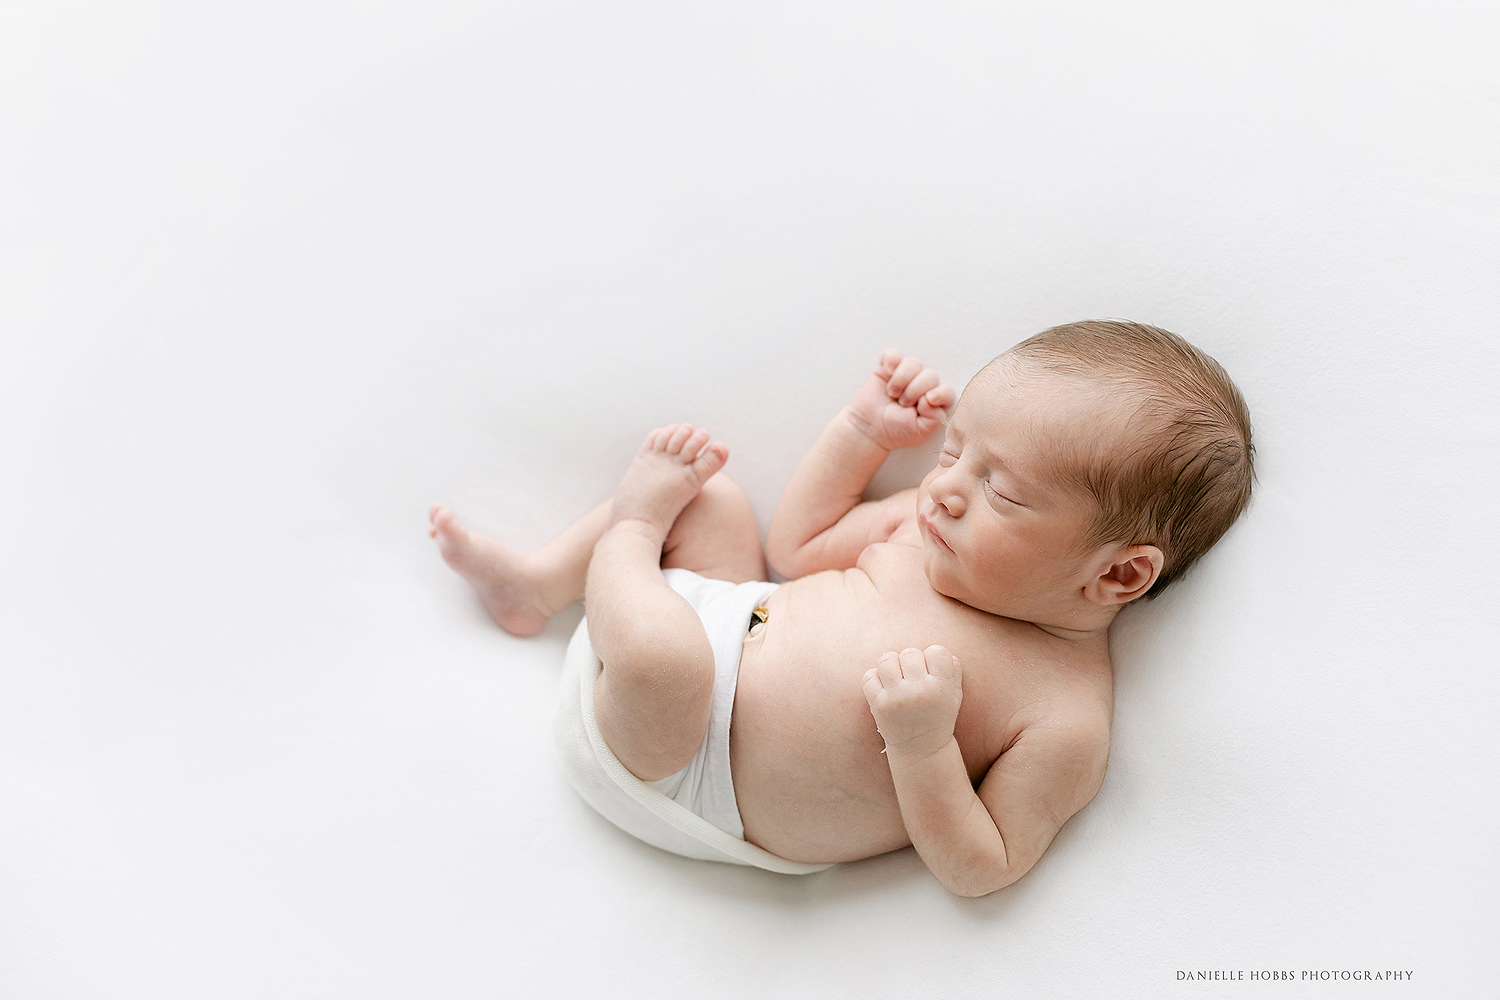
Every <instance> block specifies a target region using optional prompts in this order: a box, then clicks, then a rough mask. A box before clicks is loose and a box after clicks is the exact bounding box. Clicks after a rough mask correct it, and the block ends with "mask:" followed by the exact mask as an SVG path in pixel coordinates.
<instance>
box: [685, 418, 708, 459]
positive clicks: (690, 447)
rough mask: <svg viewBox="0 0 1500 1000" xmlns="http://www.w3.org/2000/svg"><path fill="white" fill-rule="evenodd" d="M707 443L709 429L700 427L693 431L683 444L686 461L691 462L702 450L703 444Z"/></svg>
mask: <svg viewBox="0 0 1500 1000" xmlns="http://www.w3.org/2000/svg"><path fill="white" fill-rule="evenodd" d="M706 444H708V431H707V430H705V429H704V428H702V427H700V428H698V429H697V430H695V431H693V433H692V434H691V435H690V436H689V437H688V439H687V441H686V442H684V444H683V446H682V460H683V461H684V462H691V461H692V460H693V459H695V458H697V457H698V452H700V451H702V450H703V446H704V445H706Z"/></svg>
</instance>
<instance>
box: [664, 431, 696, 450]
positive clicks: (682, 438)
mask: <svg viewBox="0 0 1500 1000" xmlns="http://www.w3.org/2000/svg"><path fill="white" fill-rule="evenodd" d="M692 436H693V425H692V424H674V425H673V429H672V434H671V436H670V437H668V438H667V443H666V447H665V449H664V450H665V451H666V453H667V454H668V455H676V454H679V453H681V451H682V446H683V445H684V444H686V443H687V439H688V438H690V437H692Z"/></svg>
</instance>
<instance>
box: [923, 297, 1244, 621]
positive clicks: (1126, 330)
mask: <svg viewBox="0 0 1500 1000" xmlns="http://www.w3.org/2000/svg"><path fill="white" fill-rule="evenodd" d="M1253 455H1254V449H1253V448H1252V446H1251V442H1250V414H1249V411H1248V409H1247V408H1246V406H1245V401H1244V399H1243V397H1241V396H1240V393H1239V390H1238V389H1236V388H1235V386H1234V383H1233V382H1231V381H1230V379H1229V376H1228V375H1227V374H1225V372H1224V369H1223V368H1221V367H1220V366H1219V364H1218V363H1217V362H1215V361H1214V360H1213V359H1212V358H1210V357H1209V356H1208V355H1206V354H1204V353H1203V352H1202V351H1200V350H1198V349H1197V348H1195V347H1193V346H1192V345H1191V344H1189V343H1187V342H1186V341H1185V340H1183V339H1182V338H1181V337H1178V336H1176V335H1175V334H1171V333H1168V332H1167V331H1165V330H1160V329H1157V328H1156V327H1151V326H1142V325H1140V324H1138V323H1125V322H1102V321H1088V322H1083V323H1070V324H1068V325H1066V326H1059V327H1053V328H1052V329H1050V330H1047V331H1044V332H1043V333H1039V334H1037V335H1036V336H1035V337H1032V338H1031V339H1030V340H1026V341H1023V342H1022V343H1020V344H1018V345H1016V346H1015V347H1013V348H1011V349H1010V350H1008V351H1006V352H1005V353H1004V354H1002V355H1000V356H999V357H998V358H996V359H995V360H994V361H992V362H990V363H989V364H988V365H986V366H985V367H984V369H982V370H981V371H980V372H979V374H977V375H975V376H974V378H973V379H971V380H970V382H969V384H968V386H967V387H966V388H965V389H964V393H963V396H962V398H961V399H960V400H959V402H958V404H957V406H955V407H954V410H953V413H952V415H951V417H950V419H949V421H948V427H947V433H946V438H945V441H944V444H943V454H942V455H941V456H940V457H939V459H938V466H937V468H935V469H933V470H932V472H931V473H929V474H928V475H927V478H926V479H924V480H923V482H922V486H921V489H920V499H919V513H920V515H921V516H920V523H921V529H922V534H923V538H924V543H925V546H926V570H927V577H928V579H929V581H930V582H931V583H932V585H933V587H934V588H935V589H936V590H937V591H938V592H939V593H942V594H945V595H946V596H948V597H952V598H955V599H957V600H960V601H963V602H964V603H965V604H968V605H971V606H973V607H976V608H980V609H981V610H984V611H989V612H992V613H994V614H999V615H1004V616H1006V617H1010V618H1019V619H1021V620H1023V621H1031V622H1036V623H1037V624H1039V625H1052V626H1057V627H1059V628H1072V629H1093V628H1097V627H1099V626H1100V625H1103V624H1108V622H1109V620H1110V619H1111V618H1113V616H1114V614H1115V612H1117V611H1118V610H1119V609H1120V607H1122V606H1123V605H1125V604H1127V603H1129V602H1130V601H1133V600H1135V599H1136V598H1138V597H1143V596H1147V597H1154V596H1155V595H1156V594H1159V593H1160V592H1161V591H1162V590H1163V589H1164V588H1165V587H1166V586H1167V585H1168V584H1170V583H1171V582H1172V581H1173V580H1175V579H1177V578H1178V577H1179V576H1181V575H1182V573H1183V572H1184V571H1186V570H1187V568H1188V567H1189V566H1191V565H1192V564H1193V563H1194V562H1196V561H1197V560H1198V558H1199V557H1200V556H1201V555H1203V553H1205V552H1207V551H1208V549H1209V547H1210V546H1212V545H1213V544H1214V542H1216V541H1218V539H1219V537H1220V536H1221V535H1223V534H1224V532H1225V531H1227V530H1228V528H1229V526H1230V525H1231V524H1233V523H1234V521H1235V519H1236V518H1237V517H1239V515H1240V512H1241V511H1243V510H1244V509H1245V505H1246V504H1247V503H1248V502H1249V500H1250V484H1251V479H1252V468H1251V462H1252V459H1253Z"/></svg>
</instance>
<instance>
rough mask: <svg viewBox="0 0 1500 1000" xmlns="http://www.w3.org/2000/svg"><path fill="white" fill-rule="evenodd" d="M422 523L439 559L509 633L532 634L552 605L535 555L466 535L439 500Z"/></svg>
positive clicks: (491, 540)
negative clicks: (462, 581) (463, 580)
mask: <svg viewBox="0 0 1500 1000" xmlns="http://www.w3.org/2000/svg"><path fill="white" fill-rule="evenodd" d="M427 519H428V520H429V521H431V522H432V526H431V527H430V528H428V529H427V534H429V535H431V536H432V537H433V538H434V539H436V540H437V543H438V551H439V552H441V553H442V554H443V561H444V562H446V563H447V564H448V565H449V566H451V567H453V569H454V570H456V571H457V572H458V574H459V576H462V577H463V578H464V579H465V580H468V581H469V584H470V585H471V586H472V587H473V588H474V590H475V591H476V592H477V593H478V594H479V599H480V600H481V601H483V602H484V606H485V608H486V609H487V610H488V611H489V613H490V616H491V617H492V618H494V619H495V621H496V622H498V623H499V625H500V627H501V628H503V629H505V631H507V632H509V633H510V634H511V635H518V636H523V637H524V636H529V635H536V634H537V633H538V632H540V631H541V630H542V627H543V626H545V625H546V624H547V619H548V618H551V617H552V612H553V611H555V610H556V609H555V608H551V607H550V606H549V605H548V604H547V601H546V597H545V593H544V590H545V587H544V580H545V577H544V575H543V574H542V572H541V571H540V569H539V568H538V566H537V564H536V560H535V559H534V558H533V557H532V556H529V555H527V554H526V553H524V552H517V551H516V550H515V549H513V548H511V547H510V546H508V545H501V544H500V543H499V542H497V541H495V540H494V539H492V538H485V537H483V536H482V535H471V534H469V532H468V530H467V529H466V528H464V526H463V525H461V524H459V523H458V518H457V517H454V516H453V511H451V510H449V509H448V508H447V507H444V506H443V505H442V504H440V503H435V504H433V505H432V509H431V510H429V511H428V512H427Z"/></svg>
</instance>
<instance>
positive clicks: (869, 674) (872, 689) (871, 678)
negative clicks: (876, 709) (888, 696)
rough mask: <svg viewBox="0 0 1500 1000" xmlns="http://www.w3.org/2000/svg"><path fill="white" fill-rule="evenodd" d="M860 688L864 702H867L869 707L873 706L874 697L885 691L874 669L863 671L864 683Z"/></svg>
mask: <svg viewBox="0 0 1500 1000" xmlns="http://www.w3.org/2000/svg"><path fill="white" fill-rule="evenodd" d="M860 686H861V687H862V688H864V692H865V701H868V702H869V703H870V704H871V705H874V704H875V698H876V696H877V695H879V694H880V692H882V691H884V690H885V688H884V687H883V686H882V685H881V683H880V675H879V674H878V673H876V672H875V668H874V667H871V668H870V669H869V670H866V671H865V679H864V683H863V684H861V685H860Z"/></svg>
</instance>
